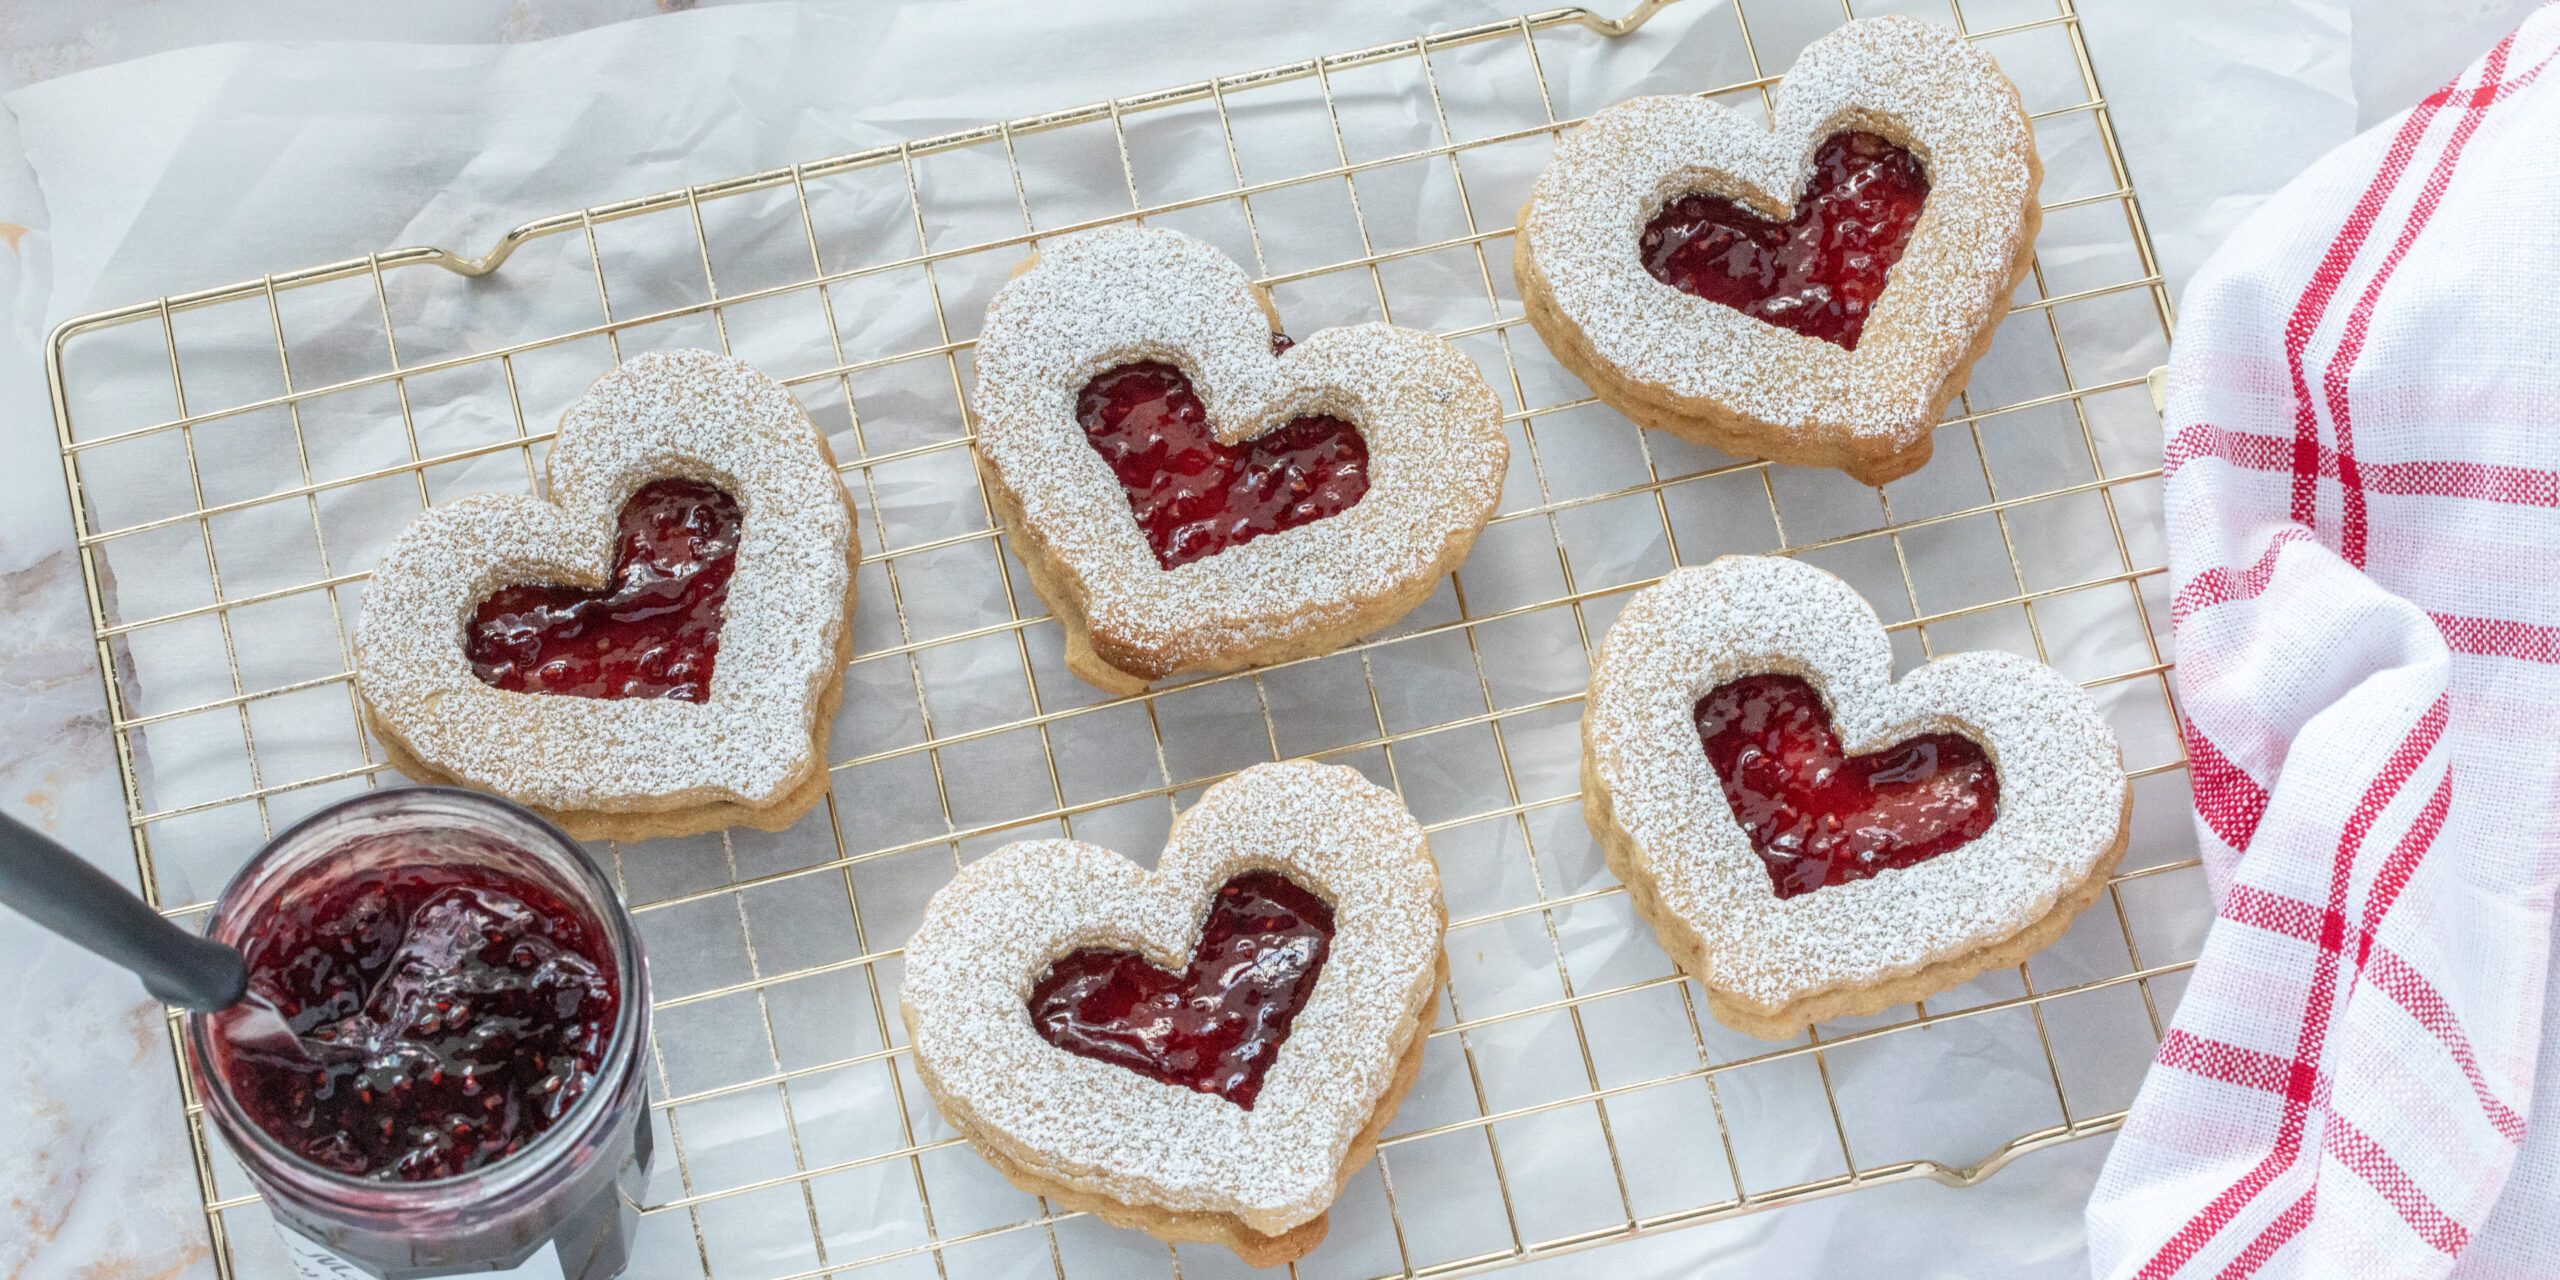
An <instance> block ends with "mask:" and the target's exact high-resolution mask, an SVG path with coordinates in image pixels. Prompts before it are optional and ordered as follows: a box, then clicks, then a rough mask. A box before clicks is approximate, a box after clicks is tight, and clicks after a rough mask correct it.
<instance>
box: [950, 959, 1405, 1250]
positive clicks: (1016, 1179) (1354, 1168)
mask: <svg viewBox="0 0 2560 1280" xmlns="http://www.w3.org/2000/svg"><path fill="white" fill-rule="evenodd" d="M1448 981H1449V960H1448V957H1447V956H1446V955H1443V956H1442V957H1441V958H1440V963H1439V965H1438V968H1437V970H1436V972H1435V973H1434V976H1433V978H1432V990H1433V993H1434V994H1433V998H1432V999H1431V1000H1429V1001H1427V1002H1426V1003H1424V1005H1423V1006H1422V1017H1421V1021H1420V1024H1419V1025H1418V1026H1416V1027H1415V1028H1414V1032H1413V1042H1412V1043H1411V1044H1410V1045H1408V1046H1407V1047H1406V1048H1405V1052H1404V1057H1403V1058H1402V1059H1400V1060H1398V1061H1397V1063H1396V1073H1395V1077H1394V1078H1393V1079H1391V1080H1389V1081H1388V1082H1387V1087H1386V1090H1385V1091H1384V1092H1382V1093H1380V1094H1379V1095H1378V1106H1377V1109H1376V1110H1374V1111H1372V1112H1370V1113H1369V1121H1368V1123H1367V1124H1364V1125H1362V1126H1361V1127H1360V1132H1359V1133H1358V1134H1357V1135H1356V1136H1354V1137H1353V1138H1352V1140H1351V1146H1350V1148H1349V1149H1348V1150H1346V1151H1344V1152H1343V1154H1342V1166H1341V1168H1340V1169H1339V1170H1337V1171H1336V1173H1335V1176H1334V1193H1335V1194H1336V1195H1339V1194H1341V1191H1342V1185H1343V1184H1344V1183H1347V1182H1349V1181H1350V1180H1351V1175H1352V1174H1354V1173H1357V1172H1359V1171H1360V1166H1362V1165H1365V1164H1367V1163H1369V1159H1370V1157H1371V1156H1374V1155H1376V1154H1377V1152H1378V1138H1379V1137H1380V1135H1382V1134H1383V1133H1385V1132H1386V1127H1387V1124H1388V1122H1389V1121H1391V1120H1393V1119H1395V1114H1396V1108H1397V1107H1398V1106H1400V1105H1402V1104H1403V1102H1404V1095H1405V1093H1406V1092H1407V1091H1408V1090H1410V1089H1411V1088H1413V1082H1414V1081H1415V1080H1416V1079H1417V1078H1419V1077H1420V1076H1421V1074H1422V1057H1423V1050H1424V1048H1425V1047H1426V1046H1427V1045H1428V1044H1429V1043H1430V1040H1431V1024H1432V1022H1433V1021H1434V1020H1435V1019H1436V1018H1437V1016H1438V1009H1439V999H1438V994H1437V993H1438V990H1439V988H1440V987H1441V986H1443V985H1445V984H1446V983H1447V982H1448ZM925 1080H926V1082H927V1084H928V1085H930V1084H931V1082H932V1077H931V1076H930V1075H927V1076H926V1077H925ZM940 1101H941V1100H940V1099H939V1098H937V1099H935V1103H936V1105H937V1106H938V1105H940ZM943 1114H945V1115H946V1116H947V1115H949V1114H950V1109H949V1108H944V1109H943ZM969 1145H970V1146H971V1147H973V1148H975V1149H976V1150H977V1153H978V1155H979V1156H980V1157H981V1158H983V1159H984V1160H985V1161H986V1162H987V1163H988V1164H989V1165H990V1166H993V1167H994V1169H995V1170H996V1172H998V1173H1001V1174H1003V1175H1004V1177H1005V1181H1007V1182H1010V1183H1012V1184H1013V1185H1014V1186H1016V1187H1018V1188H1020V1189H1021V1190H1023V1191H1026V1192H1029V1193H1030V1194H1032V1195H1035V1196H1042V1197H1045V1198H1047V1199H1048V1200H1049V1201H1051V1202H1052V1203H1053V1204H1056V1205H1059V1206H1062V1207H1064V1208H1067V1209H1072V1210H1074V1211H1076V1212H1079V1213H1090V1214H1092V1215H1093V1216H1095V1217H1097V1218H1100V1219H1102V1220H1103V1221H1105V1222H1108V1223H1110V1224H1111V1225H1113V1226H1115V1227H1127V1228H1130V1229H1132V1230H1136V1231H1144V1232H1146V1233H1147V1234H1148V1235H1151V1236H1154V1237H1155V1238H1156V1239H1158V1240H1162V1241H1165V1242H1167V1243H1172V1244H1180V1243H1196V1244H1220V1245H1225V1246H1226V1247H1227V1248H1229V1249H1231V1250H1233V1251H1235V1255H1236V1256H1237V1257H1239V1258H1242V1259H1244V1262H1245V1265H1247V1266H1251V1267H1276V1266H1280V1265H1282V1264H1283V1263H1289V1262H1295V1261H1297V1260H1298V1259H1300V1258H1303V1257H1305V1256H1307V1254H1309V1253H1310V1252H1313V1251H1314V1249H1315V1247H1316V1246H1317V1245H1319V1244H1322V1243H1324V1236H1325V1231H1326V1229H1327V1227H1328V1226H1329V1225H1330V1223H1329V1218H1330V1216H1331V1215H1329V1214H1322V1213H1320V1214H1317V1215H1316V1216H1315V1217H1313V1218H1310V1219H1308V1220H1307V1221H1305V1222H1302V1223H1299V1224H1298V1225H1297V1226H1295V1227H1292V1228H1290V1229H1289V1230H1287V1231H1284V1232H1281V1233H1280V1234H1278V1235H1265V1234H1263V1233H1262V1232H1259V1231H1256V1230H1254V1229H1253V1228H1251V1227H1248V1226H1246V1225H1245V1224H1244V1220H1243V1219H1241V1218H1238V1217H1237V1216H1236V1215H1234V1214H1231V1213H1202V1212H1188V1211H1184V1210H1178V1209H1167V1208H1164V1207H1163V1206H1161V1205H1151V1204H1129V1203H1127V1202H1125V1201H1121V1200H1115V1199H1113V1198H1111V1197H1110V1196H1107V1195H1104V1194H1102V1193H1100V1192H1098V1191H1093V1190H1089V1189H1087V1188H1085V1187H1081V1186H1078V1185H1076V1184H1074V1183H1071V1182H1063V1181H1059V1180H1057V1179H1053V1178H1049V1177H1045V1176H1043V1175H1041V1174H1038V1173H1035V1172H1033V1171H1031V1170H1030V1169H1027V1168H1025V1167H1024V1166H1023V1165H1022V1164H1021V1163H1020V1162H1018V1161H1016V1160H1015V1159H1013V1157H1012V1155H1011V1153H1010V1152H1009V1150H1008V1149H1007V1148H1006V1146H1005V1144H1004V1143H1002V1142H1000V1141H997V1140H994V1139H992V1138H985V1137H982V1136H981V1135H979V1134H975V1133H972V1134H970V1135H969Z"/></svg>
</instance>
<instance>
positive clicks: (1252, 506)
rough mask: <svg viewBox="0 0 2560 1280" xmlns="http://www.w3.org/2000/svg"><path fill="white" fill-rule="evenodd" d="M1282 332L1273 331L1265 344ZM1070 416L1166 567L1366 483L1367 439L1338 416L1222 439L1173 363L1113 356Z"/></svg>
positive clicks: (1332, 502)
mask: <svg viewBox="0 0 2560 1280" xmlns="http://www.w3.org/2000/svg"><path fill="white" fill-rule="evenodd" d="M1288 341H1289V340H1288V338H1286V337H1285V336H1283V335H1280V334H1273V335H1272V344H1271V345H1272V348H1273V350H1274V351H1275V352H1277V351H1281V350H1286V349H1287V344H1288ZM1076 421H1077V422H1078V423H1080V424H1082V425H1083V427H1084V435H1085V439H1087V440H1089V441H1091V442H1092V443H1093V448H1094V452H1096V453H1099V454H1101V455H1102V460H1103V461H1104V462H1106V463H1108V464H1110V467H1111V473H1112V474H1113V475H1115V476H1118V477H1119V478H1120V488H1121V489H1122V490H1123V491H1124V492H1126V493H1127V494H1128V495H1129V509H1130V510H1131V511H1132V512H1134V513H1136V515H1137V517H1138V527H1139V528H1140V529H1141V530H1144V531H1145V533H1146V535H1147V544H1148V545H1149V546H1151V547H1153V548H1155V553H1156V562H1157V563H1158V564H1161V565H1163V566H1164V567H1165V568H1167V569H1171V568H1175V567H1177V566H1180V565H1186V564H1189V563H1191V562H1192V561H1194V560H1198V559H1201V558H1202V557H1204V556H1213V555H1216V554H1218V553H1219V552H1221V551H1224V550H1226V549H1227V548H1229V547H1233V546H1238V545H1241V544H1243V543H1246V542H1250V541H1252V540H1253V539H1255V538H1258V537H1261V536H1262V535H1263V534H1266V533H1278V532H1280V531H1281V530H1283V529H1295V528H1297V527H1298V526H1299V525H1302V524H1307V523H1310V522H1312V521H1316V520H1322V519H1324V518H1325V517H1326V516H1329V515H1335V514H1338V513H1340V512H1342V511H1344V510H1347V509H1348V508H1349V507H1350V506H1351V504H1353V503H1355V502H1358V501H1359V500H1360V496H1361V495H1362V494H1365V493H1367V492H1368V491H1369V442H1368V441H1367V440H1365V439H1362V438H1361V435H1360V430H1359V428H1357V427H1354V426H1352V425H1351V424H1350V423H1348V422H1345V421H1343V420H1342V419H1340V418H1334V417H1326V416H1323V415H1309V416H1306V417H1300V418H1291V419H1290V420H1289V421H1287V422H1286V423H1283V424H1281V425H1280V426H1279V427H1277V428H1274V429H1273V430H1270V431H1266V432H1264V433H1262V434H1261V435H1259V436H1256V437H1254V438H1253V439H1251V440H1247V441H1244V442H1242V443H1240V444H1222V443H1220V442H1219V441H1218V438H1217V437H1216V436H1215V435H1212V434H1211V433H1210V430H1209V415H1208V411H1207V410H1206V409H1205V408H1203V407H1202V406H1201V403H1200V397H1199V395H1198V394H1197V393H1195V392H1194V391H1193V390H1192V389H1191V379H1189V378H1188V377H1185V376H1184V375H1183V372H1182V370H1180V369H1177V368H1175V367H1174V366H1172V365H1169V364H1164V363H1161V362H1159V361H1153V360H1149V361H1143V362H1140V363H1137V364H1124V365H1121V366H1120V367H1119V368H1116V369H1112V370H1109V371H1107V372H1105V373H1103V374H1102V375H1101V376H1099V377H1097V378H1095V379H1094V380H1093V381H1091V382H1088V383H1086V384H1085V387H1084V391H1083V392H1082V393H1081V394H1079V395H1078V396H1077V397H1076Z"/></svg>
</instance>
